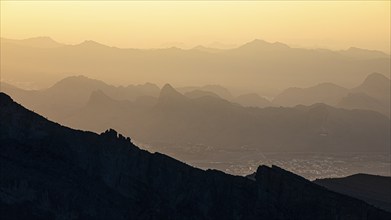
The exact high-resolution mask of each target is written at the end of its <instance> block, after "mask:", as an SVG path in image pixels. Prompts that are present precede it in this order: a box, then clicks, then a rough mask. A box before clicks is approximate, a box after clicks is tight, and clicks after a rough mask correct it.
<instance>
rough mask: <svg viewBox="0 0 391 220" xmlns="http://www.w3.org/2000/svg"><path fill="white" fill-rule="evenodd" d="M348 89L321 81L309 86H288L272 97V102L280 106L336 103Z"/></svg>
mask: <svg viewBox="0 0 391 220" xmlns="http://www.w3.org/2000/svg"><path fill="white" fill-rule="evenodd" d="M347 93H348V89H346V88H343V87H341V86H338V85H335V84H333V83H322V84H318V85H316V86H313V87H309V88H288V89H286V90H285V91H283V92H282V93H281V94H279V95H277V96H276V97H275V98H274V99H273V103H274V104H276V105H281V106H296V105H300V104H301V105H312V104H315V103H325V104H328V105H336V104H337V103H338V101H339V100H340V99H341V97H344V96H345V95H346V94H347Z"/></svg>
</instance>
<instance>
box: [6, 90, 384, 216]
mask: <svg viewBox="0 0 391 220" xmlns="http://www.w3.org/2000/svg"><path fill="white" fill-rule="evenodd" d="M0 117H1V118H2V119H3V120H2V121H1V124H0V141H1V142H0V143H2V144H1V146H0V148H1V150H0V160H1V164H2V166H0V169H1V170H0V171H1V172H0V179H1V181H0V189H1V190H0V211H1V215H2V217H5V218H19V219H20V218H29V219H52V218H73V219H129V218H133V219H222V218H223V219H260V218H266V219H288V218H289V219H314V218H317V219H334V218H338V219H389V218H390V217H391V214H390V213H386V212H384V211H381V210H379V209H376V208H374V207H372V206H369V205H367V204H366V203H364V202H362V201H359V200H356V199H353V198H350V197H347V196H343V195H340V194H337V193H333V192H330V191H328V190H326V189H324V188H322V187H319V186H317V185H315V184H313V183H311V182H310V181H307V180H305V179H303V178H301V177H298V176H296V175H294V174H292V173H289V172H287V171H284V170H282V169H280V168H277V167H272V168H268V167H260V168H259V169H258V170H257V173H256V175H255V178H256V181H253V180H249V179H247V178H245V177H239V176H230V175H227V174H224V173H222V172H218V171H212V170H208V171H202V170H199V169H196V168H192V167H190V166H188V165H186V164H183V163H181V162H179V161H176V160H174V159H172V158H169V157H167V156H165V155H162V154H159V153H155V154H151V153H148V152H146V151H143V150H140V149H139V148H137V147H136V146H134V145H133V144H132V143H131V142H130V139H129V138H125V137H123V136H122V135H118V134H117V133H116V132H115V131H114V130H108V131H106V132H105V133H102V134H100V135H98V134H95V133H91V132H83V131H77V130H72V129H69V128H66V127H63V126H61V125H59V124H56V123H53V122H50V121H48V120H46V119H44V118H43V117H41V116H39V115H37V114H35V113H33V112H30V111H28V110H27V109H25V108H23V107H22V106H20V105H18V104H17V103H15V102H13V101H12V99H10V97H8V96H7V95H5V94H4V93H0ZM277 195H278V196H277ZM21 209H22V210H23V212H21V211H20V210H21Z"/></svg>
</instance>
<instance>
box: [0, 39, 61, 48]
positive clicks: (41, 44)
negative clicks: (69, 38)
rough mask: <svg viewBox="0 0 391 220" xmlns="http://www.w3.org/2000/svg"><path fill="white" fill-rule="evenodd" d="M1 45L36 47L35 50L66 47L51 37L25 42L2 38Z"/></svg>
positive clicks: (24, 40) (25, 40)
mask: <svg viewBox="0 0 391 220" xmlns="http://www.w3.org/2000/svg"><path fill="white" fill-rule="evenodd" d="M0 42H1V44H3V43H4V44H15V45H19V46H26V47H35V48H46V49H51V48H58V47H62V46H65V44H61V43H58V42H57V41H54V40H53V39H52V38H50V37H33V38H28V39H23V40H13V39H7V38H1V39H0Z"/></svg>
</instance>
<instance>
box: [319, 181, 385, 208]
mask: <svg viewBox="0 0 391 220" xmlns="http://www.w3.org/2000/svg"><path fill="white" fill-rule="evenodd" d="M314 182H315V183H316V184H319V185H321V186H324V187H326V188H328V189H330V190H332V191H335V192H338V193H342V194H345V195H349V196H352V197H354V198H358V199H361V200H363V201H366V202H367V203H368V204H371V205H374V206H376V207H379V208H382V209H384V210H387V211H389V212H391V177H386V176H375V175H370V174H356V175H352V176H347V177H343V178H330V179H317V180H315V181H314Z"/></svg>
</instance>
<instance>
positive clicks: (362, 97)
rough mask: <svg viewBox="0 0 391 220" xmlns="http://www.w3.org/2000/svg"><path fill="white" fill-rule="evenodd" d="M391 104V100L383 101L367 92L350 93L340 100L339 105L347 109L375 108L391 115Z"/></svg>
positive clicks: (374, 109)
mask: <svg viewBox="0 0 391 220" xmlns="http://www.w3.org/2000/svg"><path fill="white" fill-rule="evenodd" d="M389 104H390V103H389V102H388V103H387V102H382V101H380V100H377V99H376V98H373V97H371V96H369V95H367V94H365V93H349V94H348V95H347V96H345V97H343V98H342V99H341V100H340V101H339V103H338V104H337V106H338V107H340V108H345V109H366V110H373V111H377V112H380V113H382V114H384V115H386V116H390V105H389Z"/></svg>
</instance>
